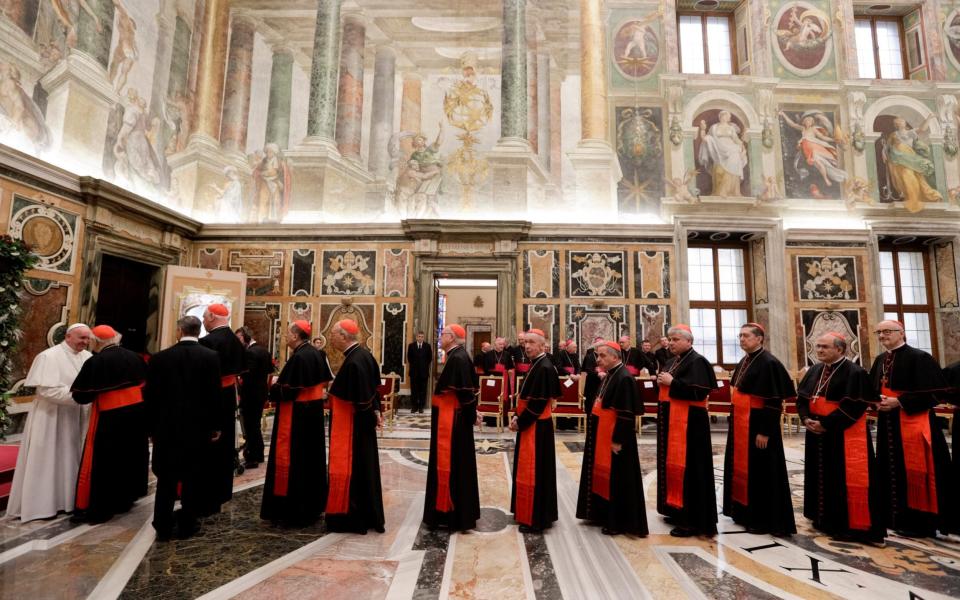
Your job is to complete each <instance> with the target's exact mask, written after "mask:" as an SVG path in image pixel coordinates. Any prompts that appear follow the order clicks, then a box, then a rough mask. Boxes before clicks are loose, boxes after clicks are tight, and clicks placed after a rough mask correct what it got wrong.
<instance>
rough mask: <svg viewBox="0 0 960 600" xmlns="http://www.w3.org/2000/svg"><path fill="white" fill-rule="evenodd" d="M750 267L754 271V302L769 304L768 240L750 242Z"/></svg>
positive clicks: (761, 239)
mask: <svg viewBox="0 0 960 600" xmlns="http://www.w3.org/2000/svg"><path fill="white" fill-rule="evenodd" d="M750 254H751V257H750V265H751V268H752V269H753V302H754V303H755V304H767V303H768V302H769V301H770V294H769V292H768V290H767V240H766V238H759V239H756V240H753V241H752V242H750Z"/></svg>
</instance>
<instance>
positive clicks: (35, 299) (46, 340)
mask: <svg viewBox="0 0 960 600" xmlns="http://www.w3.org/2000/svg"><path fill="white" fill-rule="evenodd" d="M23 287H24V290H23V292H21V301H20V310H21V315H22V317H21V319H20V329H21V330H22V331H23V336H22V337H21V338H20V342H19V344H18V346H17V351H16V352H15V353H14V354H13V356H12V358H11V360H10V362H11V365H10V366H11V374H10V375H11V377H10V380H11V381H12V382H14V385H16V383H17V382H18V381H20V380H21V379H23V378H25V377H26V376H27V371H29V370H30V364H31V362H33V359H34V358H35V357H36V356H37V354H40V353H41V352H43V351H44V350H46V349H47V348H49V347H50V346H52V345H54V344H57V343H59V342H61V341H63V335H64V333H65V331H66V326H67V322H66V321H67V317H68V312H69V306H68V304H67V303H68V301H69V296H70V294H69V290H70V286H69V285H67V284H64V283H58V282H55V281H49V280H47V279H32V278H30V279H27V280H26V281H25V282H24V286H23Z"/></svg>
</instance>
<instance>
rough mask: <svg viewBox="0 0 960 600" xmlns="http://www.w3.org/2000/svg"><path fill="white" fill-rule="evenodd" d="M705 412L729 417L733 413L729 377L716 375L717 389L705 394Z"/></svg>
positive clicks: (715, 415)
mask: <svg viewBox="0 0 960 600" xmlns="http://www.w3.org/2000/svg"><path fill="white" fill-rule="evenodd" d="M707 413H708V414H709V415H710V416H711V417H729V416H730V415H732V414H733V402H732V401H731V400H730V378H729V377H717V389H715V390H713V391H711V392H710V394H709V395H708V396H707Z"/></svg>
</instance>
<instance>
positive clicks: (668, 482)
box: [657, 348, 717, 535]
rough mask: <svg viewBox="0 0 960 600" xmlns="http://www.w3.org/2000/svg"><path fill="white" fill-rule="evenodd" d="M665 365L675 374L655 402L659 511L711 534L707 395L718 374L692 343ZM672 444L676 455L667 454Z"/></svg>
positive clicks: (713, 512)
mask: <svg viewBox="0 0 960 600" xmlns="http://www.w3.org/2000/svg"><path fill="white" fill-rule="evenodd" d="M663 371H666V372H669V373H670V374H672V375H673V382H672V383H671V384H670V386H669V388H667V387H666V386H661V388H660V401H659V402H658V403H657V404H658V409H659V410H658V412H657V512H659V513H661V514H664V515H667V516H672V517H674V518H675V519H676V522H677V524H678V525H679V526H680V527H685V528H691V529H695V530H697V531H698V532H700V533H702V534H706V535H711V534H714V533H716V532H717V494H716V487H715V485H714V479H713V447H712V442H711V440H710V418H709V417H708V416H707V409H706V399H707V396H708V395H709V394H710V392H711V391H712V390H714V389H716V387H717V378H716V376H715V375H714V373H713V366H711V365H710V362H709V361H708V360H707V359H706V358H704V357H703V356H701V355H700V354H699V353H697V351H696V350H694V349H692V348H691V349H690V350H687V351H686V352H685V353H684V354H681V355H679V356H676V357H674V359H673V360H672V361H671V362H670V363H668V364H667V366H666V368H664V369H663ZM667 398H669V400H667ZM674 445H676V454H675V456H676V460H670V455H671V454H672V450H673V446H674Z"/></svg>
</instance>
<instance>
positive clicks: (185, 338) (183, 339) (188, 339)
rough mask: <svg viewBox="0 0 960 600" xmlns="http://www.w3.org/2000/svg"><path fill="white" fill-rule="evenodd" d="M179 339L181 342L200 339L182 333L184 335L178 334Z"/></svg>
mask: <svg viewBox="0 0 960 600" xmlns="http://www.w3.org/2000/svg"><path fill="white" fill-rule="evenodd" d="M180 341H181V342H199V341H200V340H199V339H197V337H196V336H193V335H184V336H180Z"/></svg>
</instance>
